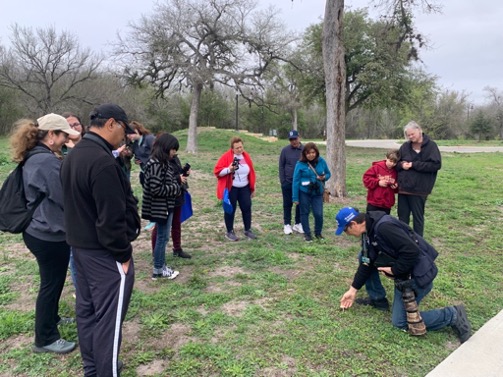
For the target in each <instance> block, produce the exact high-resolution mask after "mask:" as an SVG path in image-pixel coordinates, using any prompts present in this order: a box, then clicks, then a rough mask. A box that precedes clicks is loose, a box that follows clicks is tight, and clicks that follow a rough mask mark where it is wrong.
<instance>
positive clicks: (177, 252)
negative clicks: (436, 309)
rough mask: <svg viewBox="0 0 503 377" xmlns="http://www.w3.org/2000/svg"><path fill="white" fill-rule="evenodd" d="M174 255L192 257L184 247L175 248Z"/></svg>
mask: <svg viewBox="0 0 503 377" xmlns="http://www.w3.org/2000/svg"><path fill="white" fill-rule="evenodd" d="M173 256H175V257H180V258H188V259H190V258H192V255H190V254H187V253H186V252H185V251H183V249H178V250H173Z"/></svg>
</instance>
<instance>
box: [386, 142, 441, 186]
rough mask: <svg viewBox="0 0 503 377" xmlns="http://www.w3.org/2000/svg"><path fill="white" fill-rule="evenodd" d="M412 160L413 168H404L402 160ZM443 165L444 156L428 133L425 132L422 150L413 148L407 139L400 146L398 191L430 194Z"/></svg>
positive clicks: (397, 168) (397, 166) (397, 167)
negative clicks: (417, 151)
mask: <svg viewBox="0 0 503 377" xmlns="http://www.w3.org/2000/svg"><path fill="white" fill-rule="evenodd" d="M403 161H407V162H412V168H410V169H409V170H403V169H402V162H403ZM441 167H442V156H441V155H440V150H439V149H438V147H437V144H436V143H435V142H434V141H433V140H431V139H430V138H429V137H428V135H426V134H423V143H422V144H421V152H419V153H416V152H415V151H414V150H413V149H412V143H411V142H409V141H407V142H405V143H403V144H402V146H401V147H400V160H399V161H398V163H397V165H396V170H397V171H398V193H399V194H412V195H420V196H428V195H429V194H431V190H433V186H434V185H435V181H436V179H437V172H438V171H439V170H440V168H441Z"/></svg>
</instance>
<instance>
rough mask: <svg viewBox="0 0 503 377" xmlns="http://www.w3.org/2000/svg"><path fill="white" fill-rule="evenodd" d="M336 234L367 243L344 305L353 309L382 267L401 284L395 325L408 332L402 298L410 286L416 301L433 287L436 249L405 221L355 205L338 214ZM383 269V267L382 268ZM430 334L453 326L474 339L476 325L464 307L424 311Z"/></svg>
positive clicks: (462, 338)
mask: <svg viewBox="0 0 503 377" xmlns="http://www.w3.org/2000/svg"><path fill="white" fill-rule="evenodd" d="M336 221H337V226H338V227H337V230H336V232H335V234H336V235H341V234H342V233H343V232H345V233H346V234H348V235H350V236H354V237H357V238H359V239H360V238H362V236H363V239H364V242H365V246H364V248H363V249H364V255H363V256H362V263H359V265H358V270H357V271H356V274H355V276H354V279H353V283H352V284H351V286H350V288H349V290H348V291H347V292H346V293H344V295H343V296H342V297H341V300H340V302H341V304H340V307H341V308H343V309H347V308H350V307H351V306H352V305H353V303H354V301H355V298H356V294H357V292H358V290H359V289H360V288H361V287H362V286H363V285H364V284H365V282H366V280H367V279H368V278H369V276H370V274H371V272H372V269H374V268H376V267H377V269H378V270H379V271H380V272H382V273H384V274H385V275H386V276H387V277H389V278H391V279H393V280H394V281H395V293H394V299H393V305H392V323H393V325H394V326H395V327H398V328H400V329H407V328H408V322H407V313H406V311H405V306H404V302H403V300H402V298H401V297H402V293H401V287H403V285H404V282H405V283H406V284H407V286H409V287H411V288H412V290H413V291H414V292H415V295H416V301H417V303H418V304H419V303H420V302H421V300H422V299H423V298H424V297H425V296H426V295H427V294H428V293H429V292H430V291H431V289H432V288H433V279H434V278H435V276H436V274H437V267H436V266H435V262H434V259H435V258H436V256H437V255H438V253H437V252H436V250H435V249H434V248H433V247H432V246H431V245H430V244H428V243H427V242H426V241H425V240H424V239H423V238H422V237H421V236H419V235H418V234H417V233H415V232H413V231H412V229H411V228H410V227H409V226H408V225H406V224H405V223H403V222H401V221H400V220H397V219H396V218H394V217H391V216H389V215H387V214H385V213H384V212H382V211H371V212H368V213H367V214H364V213H359V212H358V210H356V209H354V208H352V207H345V208H342V209H341V210H340V211H339V213H338V214H337V216H336ZM378 266H379V267H378ZM420 315H421V317H422V319H423V321H424V324H425V325H426V329H427V330H440V329H442V328H444V327H447V326H451V327H452V328H453V330H454V331H455V332H456V334H457V336H458V337H459V339H460V341H461V343H463V342H465V341H466V340H468V338H470V336H471V325H470V322H469V321H468V318H467V316H466V311H465V308H464V306H463V305H457V306H448V307H445V308H440V309H433V310H428V311H422V312H420Z"/></svg>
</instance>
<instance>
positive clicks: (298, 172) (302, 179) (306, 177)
mask: <svg viewBox="0 0 503 377" xmlns="http://www.w3.org/2000/svg"><path fill="white" fill-rule="evenodd" d="M311 165H312V166H313V167H314V169H315V170H316V172H317V173H318V175H320V176H321V175H323V174H325V182H326V181H328V180H329V179H330V177H331V175H332V174H330V170H328V166H327V163H326V161H325V160H324V159H323V157H321V156H319V157H318V161H317V162H316V165H314V164H313V163H311ZM324 189H325V183H324V182H320V181H319V180H317V179H316V175H315V174H314V172H313V171H312V170H311V168H310V167H309V166H308V165H307V162H303V161H297V164H296V165H295V171H294V173H293V193H292V201H293V202H298V201H299V191H302V192H305V193H308V194H311V195H322V194H323V191H324Z"/></svg>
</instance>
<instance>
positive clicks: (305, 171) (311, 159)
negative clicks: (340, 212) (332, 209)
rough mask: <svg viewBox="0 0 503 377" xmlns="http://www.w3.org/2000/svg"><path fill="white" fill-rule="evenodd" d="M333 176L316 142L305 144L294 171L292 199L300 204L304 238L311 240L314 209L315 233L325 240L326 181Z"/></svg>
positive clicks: (318, 237) (317, 237)
mask: <svg viewBox="0 0 503 377" xmlns="http://www.w3.org/2000/svg"><path fill="white" fill-rule="evenodd" d="M330 177H331V173H330V170H328V165H327V163H326V161H325V160H324V159H323V157H321V156H320V151H319V150H318V147H317V146H316V144H315V143H311V142H310V143H307V144H306V145H304V149H303V150H302V153H301V157H300V160H299V161H298V162H297V164H296V165H295V171H294V173H293V188H292V201H293V202H294V203H295V204H297V205H300V222H301V224H302V229H303V230H304V239H305V240H306V241H307V242H311V241H312V240H313V237H312V235H311V228H310V227H309V212H310V211H311V210H312V211H313V216H314V235H315V237H316V239H318V240H323V239H324V238H323V235H322V234H321V232H322V230H323V192H324V191H325V182H326V181H328V180H329V179H330Z"/></svg>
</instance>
